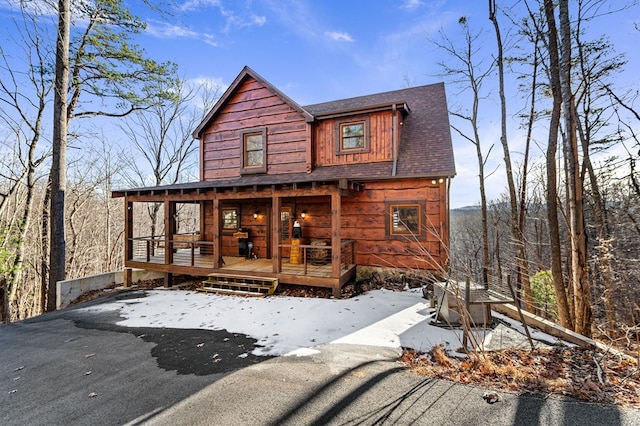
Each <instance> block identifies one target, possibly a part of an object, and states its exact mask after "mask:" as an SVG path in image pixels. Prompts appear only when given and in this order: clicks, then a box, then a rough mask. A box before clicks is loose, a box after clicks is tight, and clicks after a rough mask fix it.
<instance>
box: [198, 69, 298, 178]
mask: <svg viewBox="0 0 640 426" xmlns="http://www.w3.org/2000/svg"><path fill="white" fill-rule="evenodd" d="M261 127H266V129H267V151H266V152H267V173H268V174H278V173H299V172H304V171H305V170H306V163H307V158H306V155H307V154H306V149H307V140H306V139H307V123H306V122H305V119H304V117H303V116H302V115H301V114H299V113H298V112H297V111H295V110H294V109H292V108H291V107H290V106H289V105H287V104H286V103H285V102H284V101H283V100H282V99H280V98H279V97H278V96H276V95H274V94H273V93H272V92H271V91H269V90H268V89H267V88H265V87H264V86H262V85H261V84H260V83H258V82H257V81H255V80H253V79H248V80H247V81H245V82H244V83H243V84H242V85H240V86H239V87H238V90H237V91H236V92H235V93H234V95H233V96H231V97H230V98H229V100H228V101H227V103H226V104H225V105H224V106H223V107H222V108H221V109H220V111H219V112H218V114H217V116H216V117H215V119H214V121H213V122H212V123H211V124H210V125H209V127H208V128H206V129H205V130H204V131H203V133H202V137H201V144H202V159H201V168H202V178H203V179H204V180H211V179H218V178H229V177H238V176H240V167H241V157H242V152H241V141H240V133H241V131H242V130H244V129H254V128H261Z"/></svg>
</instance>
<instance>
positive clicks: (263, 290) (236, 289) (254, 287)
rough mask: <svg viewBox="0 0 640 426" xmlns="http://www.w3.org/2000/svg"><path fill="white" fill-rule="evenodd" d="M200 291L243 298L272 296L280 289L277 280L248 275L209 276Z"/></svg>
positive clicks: (216, 274)
mask: <svg viewBox="0 0 640 426" xmlns="http://www.w3.org/2000/svg"><path fill="white" fill-rule="evenodd" d="M202 284H203V286H202V287H201V288H199V289H198V291H205V292H210V293H221V294H237V295H241V296H270V295H272V294H273V293H274V292H275V291H276V288H277V287H278V279H277V278H267V277H253V276H248V275H232V274H218V273H215V274H209V275H208V276H207V280H206V281H203V282H202Z"/></svg>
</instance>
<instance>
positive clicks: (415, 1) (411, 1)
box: [401, 0, 424, 10]
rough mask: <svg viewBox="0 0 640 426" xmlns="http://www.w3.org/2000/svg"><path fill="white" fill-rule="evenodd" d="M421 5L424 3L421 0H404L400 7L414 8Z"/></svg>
mask: <svg viewBox="0 0 640 426" xmlns="http://www.w3.org/2000/svg"><path fill="white" fill-rule="evenodd" d="M422 5H424V3H423V2H422V0H405V1H404V3H403V4H402V6H401V7H402V8H403V9H408V10H415V9H417V8H419V7H420V6H422Z"/></svg>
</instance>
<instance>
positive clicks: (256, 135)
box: [242, 129, 267, 173]
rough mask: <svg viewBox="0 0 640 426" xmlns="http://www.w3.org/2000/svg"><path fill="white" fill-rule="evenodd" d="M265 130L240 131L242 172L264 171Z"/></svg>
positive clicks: (265, 167) (265, 166)
mask: <svg viewBox="0 0 640 426" xmlns="http://www.w3.org/2000/svg"><path fill="white" fill-rule="evenodd" d="M266 141H267V130H266V129H254V130H247V131H245V132H242V173H265V172H266V171H267V164H266V155H265V154H266V147H267V144H266Z"/></svg>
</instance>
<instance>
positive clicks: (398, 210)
mask: <svg viewBox="0 0 640 426" xmlns="http://www.w3.org/2000/svg"><path fill="white" fill-rule="evenodd" d="M386 205H387V214H386V215H385V216H386V224H387V236H388V237H390V238H403V237H420V236H422V235H424V223H423V222H424V221H423V217H422V216H423V215H424V203H423V202H419V201H406V202H405V201H402V202H393V201H392V202H387V203H386Z"/></svg>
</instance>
